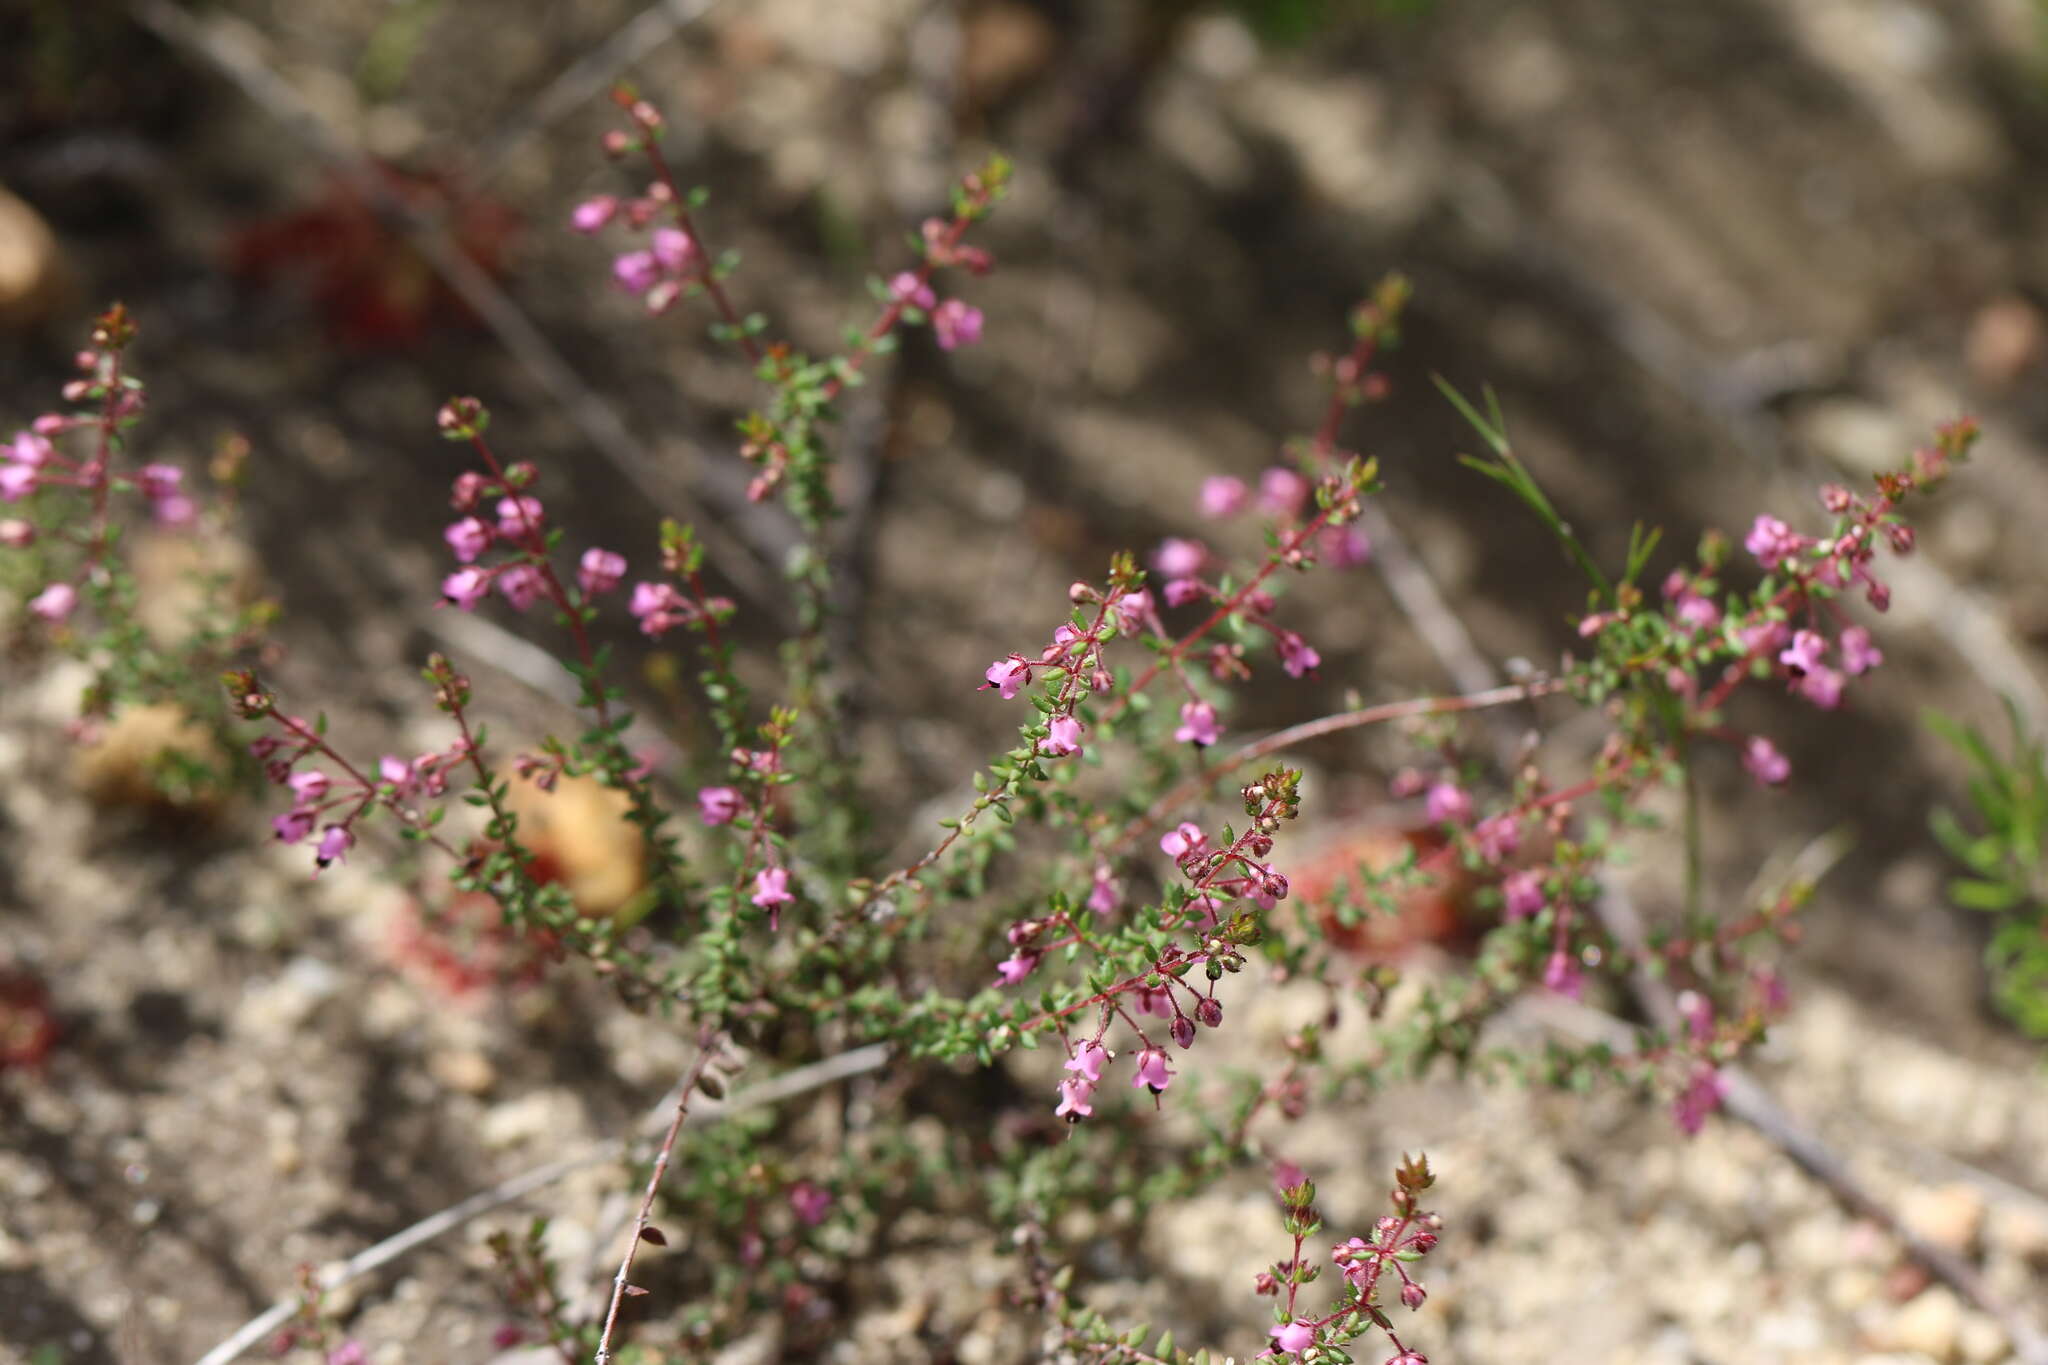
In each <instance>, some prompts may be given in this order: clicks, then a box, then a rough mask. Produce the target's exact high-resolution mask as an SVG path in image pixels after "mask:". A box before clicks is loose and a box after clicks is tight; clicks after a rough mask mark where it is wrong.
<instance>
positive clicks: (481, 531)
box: [438, 398, 637, 614]
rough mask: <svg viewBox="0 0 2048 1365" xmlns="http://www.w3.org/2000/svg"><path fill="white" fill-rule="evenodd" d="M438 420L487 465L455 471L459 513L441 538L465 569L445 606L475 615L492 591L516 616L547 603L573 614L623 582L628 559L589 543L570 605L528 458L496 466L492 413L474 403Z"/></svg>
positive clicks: (447, 587)
mask: <svg viewBox="0 0 2048 1365" xmlns="http://www.w3.org/2000/svg"><path fill="white" fill-rule="evenodd" d="M438 420H439V425H440V427H441V430H442V433H443V434H444V435H447V436H448V437H449V439H451V440H468V441H471V442H472V443H473V444H474V445H475V446H476V449H477V450H478V451H479V453H480V454H481V455H482V457H483V459H484V462H485V464H486V466H487V470H486V471H485V472H478V471H476V470H473V469H469V470H464V471H463V472H462V473H461V474H458V475H457V476H456V478H455V483H454V487H453V489H452V491H451V493H450V496H449V500H448V501H449V506H451V507H453V508H454V509H455V511H456V512H457V513H458V514H459V516H458V517H457V519H456V520H455V521H452V522H450V523H449V524H448V526H447V528H446V529H445V530H443V531H442V532H441V538H442V540H444V541H445V542H447V545H448V550H449V553H451V554H452V555H454V557H455V562H456V563H457V564H459V565H461V566H462V567H460V568H458V569H456V570H455V571H454V572H453V573H450V574H449V575H447V576H446V577H445V578H443V579H442V580H441V600H442V601H443V602H445V603H446V604H448V605H449V606H452V607H458V608H460V609H461V610H463V611H474V610H475V609H476V607H477V604H478V603H479V602H481V601H482V600H483V599H484V598H485V597H486V596H487V595H488V594H489V593H490V592H491V590H492V589H493V588H495V589H496V590H497V592H498V594H499V595H500V596H502V597H503V598H504V599H505V600H506V601H507V602H510V603H511V604H512V607H513V609H514V610H516V611H525V610H526V609H527V608H528V607H531V606H532V605H533V604H534V603H536V602H538V601H541V600H542V599H547V600H549V601H552V602H553V603H554V604H555V605H556V606H557V607H559V608H560V609H562V610H563V611H564V612H569V611H572V610H573V609H574V607H575V606H576V605H579V604H581V603H587V602H588V601H590V600H591V599H592V598H594V597H597V596H599V595H601V594H603V593H607V592H610V591H611V590H612V589H613V588H616V587H617V586H618V585H619V580H620V579H621V578H623V577H625V573H626V560H625V557H624V556H623V555H620V554H618V553H617V552H616V551H612V550H607V549H603V548H601V547H598V546H592V547H591V548H590V549H588V550H585V551H584V552H583V556H582V558H581V559H580V560H579V561H578V563H577V566H576V586H577V591H578V596H577V597H576V598H575V599H573V600H572V599H571V598H570V596H569V594H568V592H567V591H566V590H565V588H564V586H563V585H562V584H561V582H560V581H559V580H558V579H557V578H556V576H555V572H554V569H553V568H552V567H551V565H550V564H549V560H548V552H549V550H550V549H552V548H553V546H554V544H555V541H556V538H557V537H556V536H555V534H554V533H553V532H552V531H551V530H550V529H549V528H548V524H547V509H546V508H545V507H544V506H543V505H542V504H541V500H540V499H539V498H537V497H535V496H534V495H533V494H532V493H531V492H530V491H529V490H530V489H531V488H532V487H533V484H534V482H535V480H536V479H537V477H538V475H537V473H536V471H535V470H534V468H533V466H532V465H530V464H527V463H525V462H523V461H522V462H519V463H515V464H512V465H510V466H504V467H501V466H500V465H499V463H498V461H497V458H496V457H495V456H494V455H492V454H491V451H490V448H489V447H488V446H486V445H484V444H483V442H482V433H483V430H484V427H485V426H486V425H487V424H488V420H489V417H488V414H487V413H486V412H485V411H484V409H483V406H482V404H480V403H478V402H477V401H476V400H475V399H473V398H457V399H451V400H450V401H449V403H448V404H447V405H446V406H445V407H443V408H442V409H441V413H440V417H439V419H438ZM492 551H497V552H498V554H499V556H500V557H499V559H498V561H497V562H496V563H485V562H484V557H485V556H486V555H487V554H490V553H491V552H492ZM636 614H637V613H636Z"/></svg>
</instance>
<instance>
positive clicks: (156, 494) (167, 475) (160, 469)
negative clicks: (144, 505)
mask: <svg viewBox="0 0 2048 1365" xmlns="http://www.w3.org/2000/svg"><path fill="white" fill-rule="evenodd" d="M184 478H185V471H184V470H182V469H180V468H178V467H177V466H176V465H174V464H146V465H144V466H143V467H142V468H141V469H140V470H138V471H136V476H135V481H136V483H137V484H138V485H139V486H140V487H141V489H142V496H143V497H145V498H148V499H149V500H150V501H152V502H154V501H157V500H158V499H161V498H168V497H170V496H172V495H173V494H175V493H176V492H177V491H178V485H179V484H180V483H182V482H183V481H184Z"/></svg>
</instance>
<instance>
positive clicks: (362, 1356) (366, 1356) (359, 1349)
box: [327, 1337, 370, 1365]
mask: <svg viewBox="0 0 2048 1365" xmlns="http://www.w3.org/2000/svg"><path fill="white" fill-rule="evenodd" d="M369 1361H370V1353H369V1352H368V1351H366V1350H364V1349H363V1343H361V1342H360V1341H357V1340H356V1339H355V1338H354V1337H350V1338H349V1339H348V1340H346V1341H344V1342H342V1343H341V1345H339V1346H337V1347H335V1348H334V1349H333V1350H331V1351H329V1352H328V1353H327V1365H369Z"/></svg>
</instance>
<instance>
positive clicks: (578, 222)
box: [569, 194, 619, 234]
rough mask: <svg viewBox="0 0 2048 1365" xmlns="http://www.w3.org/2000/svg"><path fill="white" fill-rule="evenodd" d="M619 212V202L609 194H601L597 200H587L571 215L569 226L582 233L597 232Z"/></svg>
mask: <svg viewBox="0 0 2048 1365" xmlns="http://www.w3.org/2000/svg"><path fill="white" fill-rule="evenodd" d="M618 211H619V201H618V200H617V199H615V198H614V197H612V196H611V195H609V194H600V195H598V196H597V198H595V199H586V200H584V201H583V202H582V203H580V204H578V205H577V206H576V208H575V210H574V211H573V212H571V213H570V214H569V226H570V227H571V228H574V229H575V230H576V231H578V232H581V233H586V234H588V233H592V232H596V231H597V230H598V229H599V228H601V227H603V226H604V225H605V224H606V223H609V222H610V221H611V220H612V215H613V214H615V213H617V212H618Z"/></svg>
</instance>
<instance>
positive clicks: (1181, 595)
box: [1159, 578, 1209, 607]
mask: <svg viewBox="0 0 2048 1365" xmlns="http://www.w3.org/2000/svg"><path fill="white" fill-rule="evenodd" d="M1208 591H1209V590H1208V589H1207V588H1204V587H1203V586H1202V580H1201V579H1199V578H1174V579H1169V580H1168V581H1167V584H1166V586H1165V587H1164V588H1162V589H1160V591H1159V595H1160V597H1161V598H1163V599H1164V600H1165V602H1166V605H1167V606H1169V607H1184V606H1186V605H1187V604H1188V603H1190V602H1199V601H1201V600H1202V599H1203V598H1204V597H1206V596H1207V595H1208Z"/></svg>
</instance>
